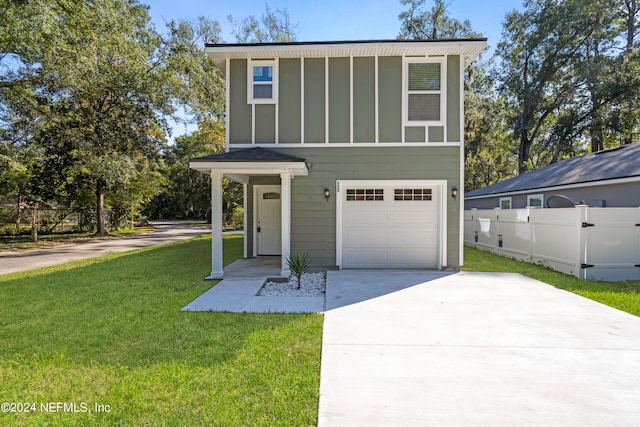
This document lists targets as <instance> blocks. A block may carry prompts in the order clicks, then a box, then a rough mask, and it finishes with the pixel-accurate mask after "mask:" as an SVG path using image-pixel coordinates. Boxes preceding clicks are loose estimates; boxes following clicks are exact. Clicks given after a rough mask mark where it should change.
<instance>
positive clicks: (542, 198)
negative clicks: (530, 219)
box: [527, 194, 544, 209]
mask: <svg viewBox="0 0 640 427" xmlns="http://www.w3.org/2000/svg"><path fill="white" fill-rule="evenodd" d="M532 199H540V206H531V200H532ZM527 207H528V208H534V209H541V208H544V194H529V195H527Z"/></svg>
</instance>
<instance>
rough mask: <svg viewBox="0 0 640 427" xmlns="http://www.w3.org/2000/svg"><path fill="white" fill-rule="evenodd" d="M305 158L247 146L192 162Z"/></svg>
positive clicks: (274, 160) (198, 158)
mask: <svg viewBox="0 0 640 427" xmlns="http://www.w3.org/2000/svg"><path fill="white" fill-rule="evenodd" d="M304 160H305V159H302V158H300V157H296V156H291V155H289V154H284V153H279V152H277V151H273V150H268V149H266V148H261V147H256V148H246V149H244V150H237V151H229V152H228V153H219V154H210V155H208V156H204V157H197V158H195V159H191V161H192V162H304Z"/></svg>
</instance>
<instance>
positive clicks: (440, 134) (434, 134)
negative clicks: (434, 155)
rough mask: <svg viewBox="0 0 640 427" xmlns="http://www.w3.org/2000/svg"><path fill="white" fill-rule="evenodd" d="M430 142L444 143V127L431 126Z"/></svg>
mask: <svg viewBox="0 0 640 427" xmlns="http://www.w3.org/2000/svg"><path fill="white" fill-rule="evenodd" d="M429 142H444V126H429Z"/></svg>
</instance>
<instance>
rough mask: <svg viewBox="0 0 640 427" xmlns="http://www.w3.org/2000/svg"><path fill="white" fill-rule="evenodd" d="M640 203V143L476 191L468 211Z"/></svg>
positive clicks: (468, 201) (466, 201)
mask: <svg viewBox="0 0 640 427" xmlns="http://www.w3.org/2000/svg"><path fill="white" fill-rule="evenodd" d="M575 204H586V205H589V206H592V207H640V143H636V144H629V145H623V146H620V147H617V148H612V149H610V150H604V151H599V152H597V153H590V154H586V155H584V156H580V157H573V158H571V159H567V160H564V161H561V162H558V163H554V164H551V165H549V166H546V167H544V168H541V169H538V170H535V171H532V172H529V173H525V174H522V175H520V176H517V177H515V178H511V179H508V180H506V181H502V182H499V183H497V184H493V185H490V186H488V187H484V188H480V189H478V190H474V191H470V192H469V193H467V194H465V195H464V208H465V209H474V208H475V209H493V208H502V209H519V208H526V207H544V208H547V207H570V206H573V205H575Z"/></svg>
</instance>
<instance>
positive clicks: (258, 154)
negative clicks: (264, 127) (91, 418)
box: [189, 148, 309, 183]
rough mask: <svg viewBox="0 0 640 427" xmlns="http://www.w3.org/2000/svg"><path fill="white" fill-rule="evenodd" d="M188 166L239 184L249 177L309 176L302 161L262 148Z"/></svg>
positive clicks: (202, 160) (216, 155) (208, 158)
mask: <svg viewBox="0 0 640 427" xmlns="http://www.w3.org/2000/svg"><path fill="white" fill-rule="evenodd" d="M189 167H190V168H191V169H195V170H197V171H200V172H202V173H206V174H209V175H210V174H211V173H212V172H213V171H219V172H222V174H223V175H224V176H225V177H227V178H229V179H231V180H233V181H238V182H242V183H247V182H249V177H250V176H258V175H281V174H289V175H291V176H300V175H303V176H304V175H308V174H309V169H308V167H307V163H306V162H305V159H302V158H299V157H295V156H291V155H287V154H283V153H279V152H277V151H273V150H267V149H264V148H249V149H245V150H237V151H231V152H227V153H220V154H212V155H210V156H205V157H199V158H195V159H191V161H190V162H189Z"/></svg>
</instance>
